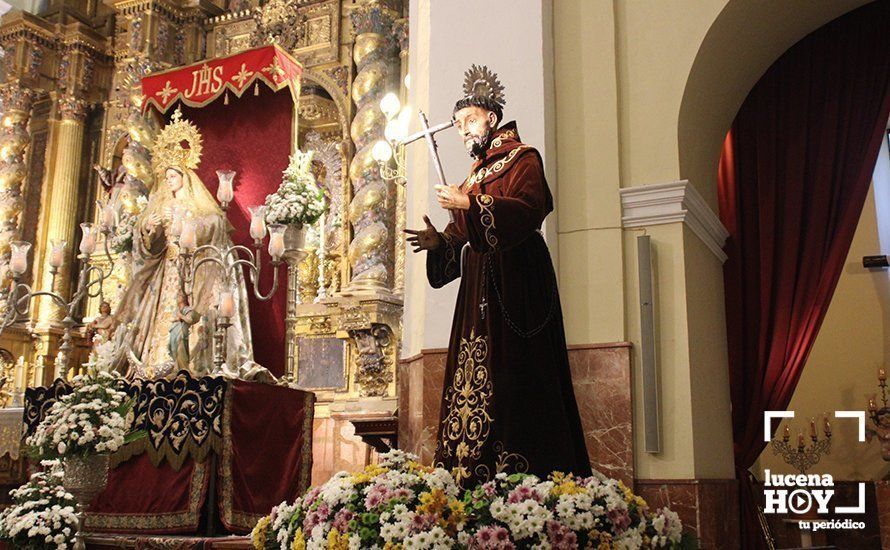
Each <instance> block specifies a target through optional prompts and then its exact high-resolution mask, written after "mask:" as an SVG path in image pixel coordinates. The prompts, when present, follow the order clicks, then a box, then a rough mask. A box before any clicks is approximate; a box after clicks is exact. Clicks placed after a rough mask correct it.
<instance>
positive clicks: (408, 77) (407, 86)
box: [405, 74, 411, 90]
mask: <svg viewBox="0 0 890 550" xmlns="http://www.w3.org/2000/svg"><path fill="white" fill-rule="evenodd" d="M405 89H406V90H410V89H411V75H410V74H406V75H405Z"/></svg>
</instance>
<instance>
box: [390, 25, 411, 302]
mask: <svg viewBox="0 0 890 550" xmlns="http://www.w3.org/2000/svg"><path fill="white" fill-rule="evenodd" d="M393 34H394V35H395V37H396V39H397V40H398V43H399V61H400V63H399V65H400V71H399V83H400V88H401V91H402V93H401V96H402V97H401V100H402V105H404V104H406V103H407V99H408V97H407V96H408V93H407V92H408V88H407V86H404V85H402V83H404V82H405V77H406V76H407V75H408V20H407V19H399V20H398V21H396V22H395V26H394V28H393ZM407 192H408V190H407V189H406V188H405V185H396V186H395V193H396V209H395V225H396V229H395V232H394V235H393V242H392V247H393V251H394V252H395V255H396V258H395V267H394V268H393V278H394V279H395V281H394V283H393V292H394V293H395V294H398V295H400V296H401V295H402V294H404V292H405V244H404V242H403V241H402V239H401V235H402V231H403V230H404V229H405V224H406V220H405V217H406V216H407V206H406V201H407V199H408V197H407Z"/></svg>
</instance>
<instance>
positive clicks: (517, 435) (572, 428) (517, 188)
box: [426, 122, 591, 488]
mask: <svg viewBox="0 0 890 550" xmlns="http://www.w3.org/2000/svg"><path fill="white" fill-rule="evenodd" d="M461 190H462V191H463V192H464V193H466V194H467V195H469V199H470V207H469V209H468V210H454V213H455V219H454V222H452V223H450V224H448V226H447V227H446V228H445V230H444V231H443V232H441V233H440V236H441V238H442V240H443V244H444V246H439V247H437V248H435V249H434V250H429V251H428V253H427V264H426V268H427V278H428V279H429V282H430V284H431V285H432V286H433V287H434V288H439V287H441V286H443V285H445V284H447V283H448V282H450V281H453V280H454V279H457V278H460V291H459V293H458V297H457V306H456V309H455V313H454V323H453V325H452V329H451V340H450V345H449V349H448V361H447V366H446V372H445V387H444V391H443V395H442V408H441V416H440V424H439V433H438V440H437V448H436V455H435V465H436V466H440V467H443V468H446V469H449V470H451V471H452V472H454V474H455V477H456V478H457V480H458V482H459V483H460V484H461V485H462V486H464V487H467V488H468V487H472V486H473V485H475V484H476V483H479V482H484V481H487V480H489V479H491V478H492V477H494V475H495V474H496V473H498V472H501V471H504V472H507V473H514V472H528V473H533V474H536V475H538V476H541V477H546V476H547V475H548V474H549V473H551V472H552V471H561V472H573V473H575V474H577V475H585V476H586V475H590V473H591V470H590V463H589V459H588V456H587V449H586V447H585V444H584V436H583V433H582V429H581V420H580V416H579V414H578V407H577V405H576V403H575V395H574V391H573V388H572V379H571V373H570V371H569V362H568V355H567V353H566V339H565V331H564V329H563V321H562V311H561V308H560V303H559V293H558V291H557V281H556V275H555V273H554V270H553V264H552V262H551V259H550V253H549V251H548V250H547V245H546V244H545V242H544V238H543V236H542V234H541V232H540V228H541V224H542V222H543V221H544V218H545V217H546V216H547V214H549V213H550V212H551V211H552V210H553V198H552V196H551V194H550V190H549V188H548V187H547V182H546V180H545V179H544V170H543V165H542V162H541V157H540V155H539V154H538V152H537V151H536V150H535V149H534V148H533V147H530V146H528V145H526V144H524V143H522V142H521V141H520V140H519V135H518V132H517V130H516V125H515V123H512V122H511V123H508V124H506V125H505V126H503V127H501V128H499V129H497V130H495V131H494V133H493V135H492V139H491V143H490V146H489V147H488V149H487V150H486V151H485V154H484V155H482V157H481V158H480V159H478V160H477V161H476V163H475V164H474V166H473V170H472V172H471V174H470V176H469V177H468V178H467V180H466V181H465V182H464V184H463V186H462V187H461ZM467 243H468V246H467V247H464V245H465V244H467ZM462 256H463V260H462V258H461V257H462Z"/></svg>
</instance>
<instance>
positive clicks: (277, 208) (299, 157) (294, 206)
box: [265, 150, 327, 225]
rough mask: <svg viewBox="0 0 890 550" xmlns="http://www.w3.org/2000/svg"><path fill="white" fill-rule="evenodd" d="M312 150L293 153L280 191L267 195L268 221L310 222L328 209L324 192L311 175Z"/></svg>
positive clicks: (316, 219)
mask: <svg viewBox="0 0 890 550" xmlns="http://www.w3.org/2000/svg"><path fill="white" fill-rule="evenodd" d="M312 155H313V153H312V151H309V152H307V153H303V152H301V151H299V150H298V151H296V152H295V153H294V154H293V155H291V156H290V160H289V162H288V165H287V168H286V169H285V170H284V172H283V177H282V179H281V185H280V186H279V187H278V190H277V191H276V192H275V193H272V194H271V195H267V196H266V202H265V207H266V223H268V224H270V225H271V224H282V225H311V224H313V223H315V222H316V221H318V219H319V218H320V217H321V215H322V214H323V213H324V211H325V209H326V208H327V201H326V200H325V196H324V192H323V191H322V190H321V188H320V187H318V185H316V183H315V176H313V175H312Z"/></svg>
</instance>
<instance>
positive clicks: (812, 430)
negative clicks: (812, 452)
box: [810, 416, 816, 439]
mask: <svg viewBox="0 0 890 550" xmlns="http://www.w3.org/2000/svg"><path fill="white" fill-rule="evenodd" d="M810 437H812V438H813V439H815V438H816V417H815V416H814V417H812V418H810Z"/></svg>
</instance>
